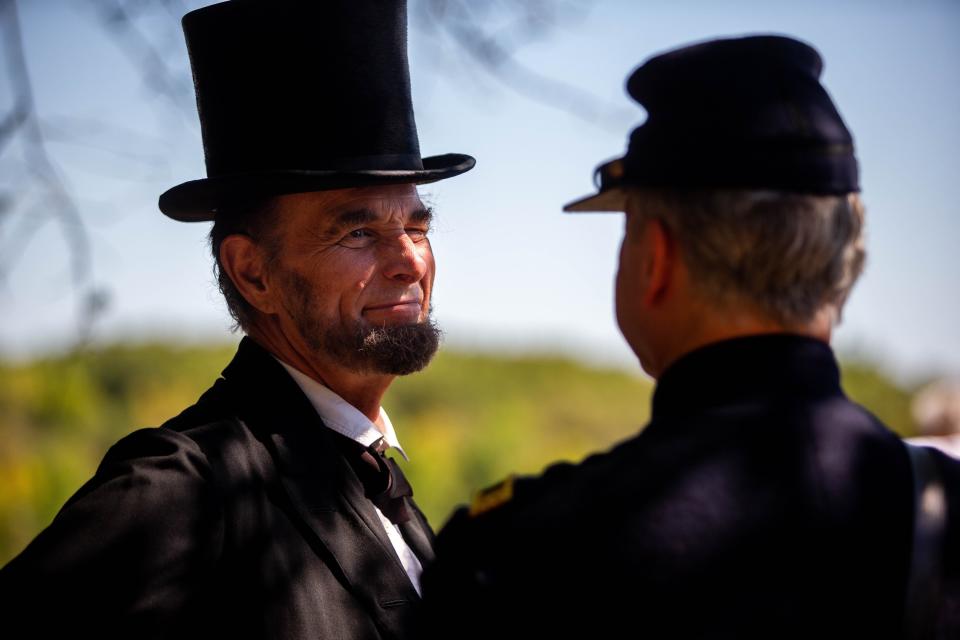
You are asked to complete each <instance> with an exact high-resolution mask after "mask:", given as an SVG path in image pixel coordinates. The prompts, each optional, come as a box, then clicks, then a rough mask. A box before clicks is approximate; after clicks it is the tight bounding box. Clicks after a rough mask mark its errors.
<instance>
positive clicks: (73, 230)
mask: <svg viewBox="0 0 960 640" xmlns="http://www.w3.org/2000/svg"><path fill="white" fill-rule="evenodd" d="M0 8H2V10H3V12H4V19H3V26H4V28H5V37H4V41H5V43H6V58H7V65H8V70H9V73H10V81H11V83H12V84H13V87H14V92H15V95H16V96H17V104H18V105H20V106H21V108H22V109H24V112H25V115H24V116H23V120H22V122H21V123H20V125H19V127H18V129H19V131H20V132H21V133H22V135H23V141H24V153H25V154H26V156H27V164H28V166H29V168H30V170H31V171H32V172H33V174H34V175H35V176H36V178H37V179H38V180H39V181H40V182H41V183H42V184H43V185H44V186H45V187H46V188H47V189H48V190H49V191H50V194H51V197H52V198H53V200H54V203H55V206H53V207H51V210H50V212H51V214H53V215H55V216H56V217H57V218H59V220H60V223H61V229H62V230H63V232H64V237H65V238H66V240H67V243H68V245H69V246H70V248H71V256H70V257H71V267H72V269H71V272H72V274H73V281H74V284H75V285H77V286H79V285H81V284H82V283H83V282H84V280H86V278H87V277H88V275H89V270H90V243H89V239H88V238H87V233H86V228H85V227H84V225H83V218H82V217H81V216H80V211H79V210H78V208H77V206H76V203H75V201H74V199H73V196H72V194H71V191H70V189H69V188H68V186H67V183H66V181H65V180H64V178H63V176H62V173H61V171H60V168H59V166H58V165H57V163H56V162H55V161H54V160H53V159H52V158H51V157H50V155H49V154H48V153H47V149H46V145H45V140H44V137H43V130H42V128H41V127H40V122H39V119H38V118H37V112H36V105H35V103H34V99H33V87H32V84H31V82H30V73H29V71H28V69H27V62H26V54H25V53H24V48H23V37H22V33H21V31H20V18H19V15H18V11H17V3H16V0H6V1H5V2H4V4H3V5H0ZM6 268H9V265H7V267H6Z"/></svg>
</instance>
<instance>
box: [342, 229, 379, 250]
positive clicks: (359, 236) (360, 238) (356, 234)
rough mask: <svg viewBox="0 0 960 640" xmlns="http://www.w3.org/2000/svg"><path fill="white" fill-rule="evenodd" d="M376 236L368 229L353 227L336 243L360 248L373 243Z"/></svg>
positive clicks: (349, 247) (351, 247) (350, 247)
mask: <svg viewBox="0 0 960 640" xmlns="http://www.w3.org/2000/svg"><path fill="white" fill-rule="evenodd" d="M376 239H377V236H376V235H375V234H374V233H373V232H372V231H370V230H369V229H354V230H353V231H350V232H348V233H347V235H345V236H343V237H342V238H341V239H340V242H339V243H338V244H339V245H340V246H343V247H347V248H348V249H362V248H363V247H368V246H370V245H371V244H373V243H374V242H375V241H376Z"/></svg>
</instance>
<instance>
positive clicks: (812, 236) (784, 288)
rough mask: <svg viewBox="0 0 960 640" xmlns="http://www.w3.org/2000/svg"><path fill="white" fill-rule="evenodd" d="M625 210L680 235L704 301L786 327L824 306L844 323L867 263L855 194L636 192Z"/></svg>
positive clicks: (809, 317)
mask: <svg viewBox="0 0 960 640" xmlns="http://www.w3.org/2000/svg"><path fill="white" fill-rule="evenodd" d="M627 209H628V211H631V212H632V213H634V214H638V215H635V216H634V219H635V220H642V219H645V218H650V217H653V218H657V219H659V220H661V221H662V222H663V224H664V225H665V226H666V227H667V228H668V229H669V230H670V231H671V232H672V233H673V234H674V235H675V236H676V238H677V242H678V243H679V245H680V247H681V250H682V255H683V260H684V261H685V264H686V266H687V268H688V269H689V270H690V272H691V275H692V277H693V280H694V282H695V285H696V287H697V289H698V290H699V291H700V292H701V293H702V294H703V295H704V296H705V297H706V299H708V300H710V301H712V302H714V303H716V304H721V305H729V304H735V303H737V302H744V301H746V302H748V303H752V304H754V305H756V306H757V307H758V308H759V309H760V310H761V311H763V312H765V313H766V314H768V315H769V316H770V317H771V318H773V319H775V320H777V321H780V322H782V323H785V324H794V323H806V322H809V321H810V320H812V319H813V317H814V316H815V315H816V314H817V313H818V312H819V311H820V310H821V309H823V308H824V307H825V306H827V305H832V306H834V307H835V308H836V312H837V316H838V318H839V315H840V312H841V311H842V309H843V305H844V303H845V302H846V299H847V296H848V295H849V293H850V290H851V289H852V287H853V285H854V283H855V282H856V281H857V278H858V277H859V276H860V274H861V273H862V271H863V267H864V262H865V260H866V248H865V245H864V237H863V228H864V207H863V204H862V202H861V200H860V197H859V196H858V195H857V194H855V193H851V194H847V195H838V196H831V195H809V194H796V193H786V192H779V191H760V190H741V189H737V190H726V189H725V190H709V191H679V190H677V191H674V190H665V189H633V190H631V191H630V192H629V193H628V196H627Z"/></svg>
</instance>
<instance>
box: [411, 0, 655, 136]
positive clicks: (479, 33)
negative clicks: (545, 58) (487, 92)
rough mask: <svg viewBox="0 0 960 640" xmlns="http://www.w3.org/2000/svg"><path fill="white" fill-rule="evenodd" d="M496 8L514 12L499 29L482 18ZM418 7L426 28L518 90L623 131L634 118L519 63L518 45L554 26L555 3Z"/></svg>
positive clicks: (436, 0) (439, 0)
mask: <svg viewBox="0 0 960 640" xmlns="http://www.w3.org/2000/svg"><path fill="white" fill-rule="evenodd" d="M498 6H499V7H504V8H505V10H506V11H507V12H508V13H512V14H513V16H514V18H513V20H511V21H509V22H508V23H507V25H506V26H505V27H501V28H499V29H494V28H492V27H485V26H484V23H485V22H487V23H489V22H492V20H493V18H494V17H495V16H493V15H492V14H495V13H496V10H497V7H498ZM420 7H421V11H420V15H421V17H422V19H423V24H424V26H425V28H426V29H427V30H428V31H433V32H438V31H439V32H443V33H446V35H447V36H448V37H449V38H450V39H452V40H453V41H454V42H455V43H456V45H457V46H459V47H460V48H461V49H462V50H463V51H464V52H465V53H466V54H467V55H468V56H469V58H470V59H471V60H473V62H474V63H475V64H477V65H478V66H480V68H482V69H483V70H484V71H486V72H487V73H489V74H490V75H491V76H493V77H495V78H497V79H498V80H499V81H500V82H501V83H503V84H504V85H505V86H507V87H509V88H510V89H512V90H514V91H516V92H517V93H520V94H522V95H524V96H526V97H527V98H530V99H532V100H536V101H537V102H540V103H542V104H544V105H547V106H549V107H552V108H555V109H561V110H563V111H566V112H568V113H570V114H572V115H574V116H576V117H578V118H580V119H582V120H584V121H586V122H589V123H590V124H593V125H596V126H599V127H601V128H604V129H608V130H610V131H617V132H620V131H622V130H623V128H624V126H625V124H624V123H625V122H629V121H630V120H632V119H634V118H635V115H636V114H635V113H634V112H633V111H631V110H627V109H624V108H620V107H613V106H611V105H609V104H606V103H605V102H603V101H601V100H599V99H598V98H597V97H596V96H594V95H592V94H590V93H588V92H586V91H583V90H582V89H579V88H577V87H574V86H573V85H571V84H569V83H567V82H563V81H561V80H557V79H555V78H551V77H548V76H546V75H543V74H541V73H539V72H537V71H534V70H533V69H531V68H529V67H528V66H526V65H524V64H522V63H520V62H518V61H517V59H516V57H515V54H516V52H517V51H518V50H519V49H520V48H521V47H523V46H526V45H527V44H529V43H530V42H532V41H534V40H537V39H541V38H543V37H546V35H547V34H548V33H549V32H550V31H551V30H552V29H554V28H555V27H556V26H557V24H558V22H559V17H558V12H557V10H556V3H548V2H540V1H533V0H527V1H525V2H518V1H517V0H513V1H510V2H508V3H505V4H504V3H497V2H481V3H478V2H471V1H470V0H423V2H422V3H421V5H420Z"/></svg>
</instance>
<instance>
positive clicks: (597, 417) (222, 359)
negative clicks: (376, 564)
mask: <svg viewBox="0 0 960 640" xmlns="http://www.w3.org/2000/svg"><path fill="white" fill-rule="evenodd" d="M233 352H234V347H233V346H232V345H219V346H209V347H208V346H183V345H175V344H159V343H150V344H117V345H113V346H107V347H101V348H97V349H94V350H86V351H83V352H77V353H72V354H69V355H62V356H56V357H49V358H41V359H36V360H33V361H30V362H22V363H4V362H2V361H0V565H2V564H3V563H5V562H6V561H7V560H9V559H10V558H11V557H12V556H13V555H14V554H16V553H17V552H19V551H20V550H21V549H22V548H23V547H24V546H25V545H26V544H27V543H28V542H29V541H30V539H32V537H33V536H35V535H36V534H37V533H38V532H39V531H40V530H41V529H42V528H43V527H44V526H46V525H47V524H48V523H49V522H50V520H51V519H52V518H53V516H54V514H55V513H56V511H57V510H58V509H59V507H60V505H61V504H63V502H64V501H65V500H66V499H67V498H68V497H69V496H70V495H71V494H72V493H73V492H74V491H76V490H77V489H78V488H79V487H80V485H81V484H82V483H83V482H84V481H85V480H86V479H87V478H88V477H90V475H91V474H92V473H93V472H94V470H95V469H96V466H97V464H98V462H99V460H100V458H101V457H102V456H103V453H104V452H105V451H106V449H107V448H108V447H109V446H110V444H112V443H113V442H114V441H115V440H117V439H118V438H119V437H120V436H122V435H124V434H125V433H128V432H130V431H132V430H134V429H136V428H140V427H144V426H154V425H158V424H161V423H163V422H164V421H165V420H166V419H168V418H170V417H171V416H173V415H176V414H177V413H179V412H180V411H181V410H182V409H184V408H185V407H187V406H189V405H190V404H192V403H193V402H194V400H195V399H196V398H197V397H198V396H199V395H200V393H202V392H203V391H204V390H205V389H206V388H207V387H209V386H210V384H212V382H213V380H214V379H215V378H216V377H217V376H218V375H219V372H220V371H221V370H222V369H223V367H224V366H226V364H227V363H228V362H229V361H230V358H231V357H232V355H233ZM844 376H845V378H844V380H845V386H846V389H847V391H848V393H849V394H850V395H851V396H852V397H853V398H854V399H856V400H858V401H860V402H862V403H863V404H865V405H866V406H867V407H868V408H869V409H870V410H871V411H873V412H874V413H875V414H876V415H877V416H879V417H880V418H881V419H882V420H884V421H885V422H887V424H889V425H890V426H891V427H893V428H894V429H895V430H897V431H898V432H900V433H901V434H904V435H909V434H911V433H912V429H913V427H912V424H911V422H910V414H909V404H910V393H909V391H908V390H904V389H902V388H899V387H898V386H896V385H895V384H893V383H892V382H890V381H889V380H888V379H887V378H885V377H884V376H883V375H882V374H881V373H880V372H878V371H877V370H875V369H874V368H871V367H869V366H865V365H858V364H851V365H849V366H845V367H844ZM651 391H652V383H651V382H649V381H648V380H646V379H644V378H641V377H640V374H639V370H638V371H637V374H636V375H631V374H629V373H626V372H622V371H617V370H603V369H594V368H590V367H587V366H585V365H583V364H579V363H576V362H573V361H571V360H567V359H563V358H558V357H548V356H526V357H516V356H511V357H505V356H496V355H480V354H468V353H458V352H456V351H449V350H448V351H444V352H442V353H441V354H440V355H439V356H438V357H437V359H436V360H435V361H434V363H433V364H431V366H430V367H429V368H428V369H427V370H426V371H425V372H423V373H420V374H417V375H414V376H410V377H407V378H403V379H400V380H398V381H397V382H396V383H395V384H394V385H393V387H392V388H391V389H390V392H389V394H388V396H387V398H386V399H385V400H384V406H385V407H386V408H387V410H388V411H389V413H390V416H391V419H392V421H393V422H394V424H395V425H396V426H397V430H398V432H399V434H400V437H401V442H402V443H403V446H404V449H405V450H406V451H407V452H408V453H409V455H410V456H411V460H410V462H408V463H403V466H404V469H405V471H406V473H407V475H408V476H409V477H410V480H411V483H412V484H413V485H414V487H416V489H417V495H416V499H417V501H418V503H419V504H420V506H421V507H422V508H423V509H424V511H425V512H426V514H427V516H428V517H429V518H430V520H431V522H432V523H433V524H434V526H435V527H439V525H441V524H442V523H443V521H444V520H445V519H446V517H447V515H448V514H449V513H450V511H451V509H452V508H453V507H454V506H455V505H456V504H458V503H461V502H464V501H466V500H469V497H470V495H471V493H472V492H473V491H475V490H476V489H478V488H480V487H483V486H486V485H489V484H491V483H492V482H495V481H496V480H498V479H500V478H501V477H503V476H505V475H506V474H508V473H511V472H519V473H536V472H538V471H540V470H541V469H542V468H543V467H544V466H545V465H546V464H548V463H550V462H552V461H555V460H558V459H565V460H578V459H580V458H582V457H583V456H584V455H586V454H587V453H589V452H591V451H596V450H601V449H605V448H609V447H610V446H611V445H613V444H614V443H616V442H617V441H619V440H622V439H624V438H627V437H630V436H631V435H633V434H634V433H636V432H637V431H638V430H639V429H640V428H641V427H642V425H643V424H644V423H645V422H646V421H647V418H648V414H649V403H650V394H651Z"/></svg>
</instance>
